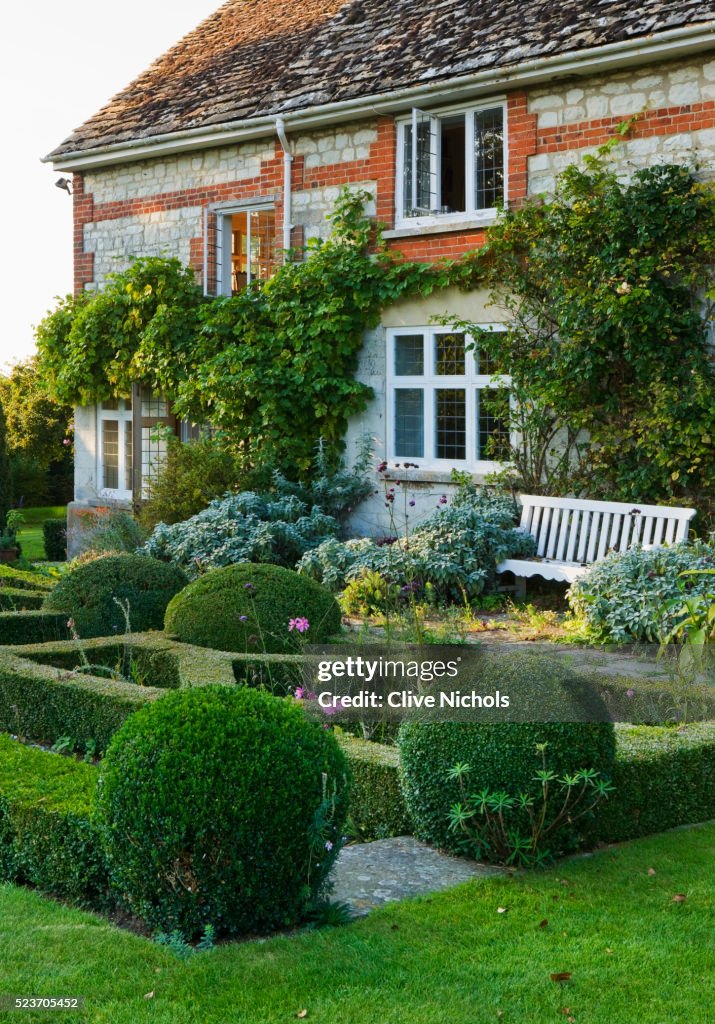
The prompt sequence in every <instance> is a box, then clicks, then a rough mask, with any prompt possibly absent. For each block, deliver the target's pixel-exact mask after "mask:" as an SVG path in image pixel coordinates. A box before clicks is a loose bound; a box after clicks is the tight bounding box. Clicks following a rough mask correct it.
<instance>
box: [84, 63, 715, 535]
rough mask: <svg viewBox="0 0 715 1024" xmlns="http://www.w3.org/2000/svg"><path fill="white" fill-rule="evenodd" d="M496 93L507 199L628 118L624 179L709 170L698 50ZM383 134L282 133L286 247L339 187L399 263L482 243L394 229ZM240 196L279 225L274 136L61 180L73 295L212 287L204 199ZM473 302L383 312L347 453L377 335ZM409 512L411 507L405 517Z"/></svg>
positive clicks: (375, 511) (707, 95)
mask: <svg viewBox="0 0 715 1024" xmlns="http://www.w3.org/2000/svg"><path fill="white" fill-rule="evenodd" d="M504 92H505V93H506V108H507V122H506V124H507V129H506V130H507V152H508V178H507V180H508V188H507V199H508V202H509V204H512V205H515V204H519V203H520V202H523V201H524V199H525V198H526V197H527V196H528V195H533V194H538V193H548V192H549V191H551V190H552V189H553V187H554V183H555V178H556V175H557V174H558V173H559V172H560V171H561V170H563V168H564V167H565V166H567V165H568V164H569V163H573V162H574V161H578V160H580V159H582V158H583V156H584V155H585V154H586V153H592V152H594V151H595V149H596V147H598V146H599V145H601V144H602V143H604V142H605V141H607V140H608V139H609V138H610V137H611V136H612V135H613V134H614V132H615V131H616V129H617V127H618V126H619V125H620V124H622V123H623V122H624V121H625V120H628V119H630V118H633V119H634V120H633V124H632V126H631V129H630V131H629V133H628V135H627V136H626V137H625V138H624V140H623V141H622V142H621V143H620V144H619V146H618V147H617V148H616V150H615V151H614V153H613V159H614V161H615V162H616V166H617V168H618V169H619V170H620V171H621V172H622V173H623V174H624V175H628V174H630V173H633V171H635V170H636V169H638V168H641V167H645V166H649V165H653V164H655V163H664V162H665V163H671V162H677V163H687V164H691V165H694V166H696V167H697V168H698V172H699V173H700V174H702V175H704V176H708V175H711V174H712V173H713V169H715V59H713V52H712V51H710V52H709V53H705V54H704V55H702V56H699V57H689V58H688V59H675V60H671V61H667V62H665V61H664V62H660V63H658V64H653V65H647V66H640V67H637V68H632V69H630V70H619V71H615V72H609V73H600V74H595V75H593V76H590V77H589V76H588V75H582V76H581V77H579V78H578V79H577V80H573V79H569V80H554V81H553V82H551V83H549V85H548V86H545V85H543V84H540V85H538V86H535V87H532V88H529V89H525V88H518V89H517V88H512V89H506V90H504V91H503V92H502V95H503V94H504ZM480 99H483V97H482V98H480ZM465 105H466V104H465ZM406 109H409V108H406ZM396 138H397V133H396V124H395V119H394V116H386V115H380V116H375V117H373V118H367V119H362V120H355V121H343V122H341V123H336V124H335V125H334V126H331V127H330V128H322V129H320V130H314V131H310V132H308V131H305V132H297V133H290V134H289V141H290V144H291V149H292V153H293V157H294V159H293V162H292V168H291V190H292V196H291V203H292V207H291V208H292V221H293V224H294V227H293V235H292V238H293V242H294V244H298V245H299V244H302V242H303V241H304V240H307V239H309V238H314V237H317V236H324V235H325V234H326V233H327V229H328V224H327V215H328V214H329V212H330V211H331V209H332V207H333V204H334V202H335V199H336V198H337V196H338V193H339V190H340V189H341V188H342V187H343V186H345V185H350V186H355V187H361V188H365V189H367V190H368V191H369V192H370V194H371V195H372V196H373V199H374V204H373V208H372V209H371V211H370V212H371V213H373V214H375V215H376V217H377V219H378V220H379V221H380V222H381V223H383V224H384V225H385V226H386V228H387V231H386V238H387V241H388V244H389V245H390V246H392V247H393V248H395V249H397V250H399V251H400V252H401V253H403V254H404V256H405V258H408V259H417V260H430V261H431V260H436V259H439V258H442V257H451V258H453V257H458V256H460V255H462V254H463V253H464V252H466V251H468V250H470V249H473V248H475V247H478V246H480V245H481V244H482V243H483V241H484V227H483V225H481V226H480V225H478V224H473V225H469V224H467V225H460V226H459V227H458V228H456V229H449V228H448V227H447V225H445V227H444V230H442V229H441V228H440V226H439V225H437V226H436V227H431V228H430V229H429V230H428V231H423V232H420V231H415V230H414V229H411V230H410V229H407V230H399V229H397V230H396V229H395V225H394V221H395V181H396V173H397V154H396ZM248 199H256V200H261V199H262V200H266V199H268V200H270V201H271V202H272V203H273V204H274V206H275V211H276V223H277V224H280V223H281V221H282V216H283V152H282V149H281V146H280V144H279V142H278V140H277V138H276V137H275V135H273V136H271V135H266V137H265V138H263V139H260V140H253V141H249V142H245V143H242V144H232V145H226V146H217V147H214V148H197V149H196V150H195V151H190V152H185V153H181V154H179V155H166V156H163V157H155V158H152V159H148V158H147V159H143V160H137V161H135V162H131V161H128V162H126V163H122V164H119V165H117V166H107V167H100V168H97V169H90V170H86V171H84V172H80V173H75V175H74V210H75V230H74V255H75V275H76V276H75V280H76V288H77V289H78V290H82V289H86V288H97V287H101V284H102V280H103V278H104V276H105V275H106V274H107V273H108V272H110V271H112V270H117V269H122V268H123V267H125V266H126V264H127V261H128V258H129V256H130V255H160V254H171V255H175V256H178V257H179V259H181V260H182V261H183V262H185V263H187V264H189V265H191V266H192V267H193V268H194V270H195V272H196V274H197V278H198V279H199V280H202V279H203V275H204V271H205V268H208V276H207V280H206V281H205V282H204V285H205V287H206V290H207V291H208V293H213V292H214V290H215V288H216V280H215V277H216V272H215V252H214V249H215V214H214V213H212V212H209V214H208V216H206V213H205V211H207V209H208V208H210V207H212V206H213V204H216V203H229V202H231V201H236V202H239V201H243V200H248ZM485 302H486V296H485V295H483V294H482V293H478V292H477V293H473V294H472V295H470V296H464V295H463V294H461V293H456V292H449V293H445V294H443V295H441V296H432V297H431V298H430V299H429V300H428V301H427V300H423V301H421V302H410V303H406V304H401V305H399V306H396V307H394V308H393V309H388V310H386V311H385V313H384V316H383V324H382V327H381V328H378V329H377V330H375V331H372V332H370V333H369V335H368V336H366V339H365V346H364V349H363V352H362V356H361V361H360V368H359V374H360V377H361V379H363V380H364V381H365V382H366V383H368V384H370V385H371V386H372V387H373V390H374V392H375V397H374V400H373V401H372V403H371V406H370V408H369V410H368V411H367V412H366V414H365V415H364V416H363V417H361V418H360V420H359V421H356V422H355V423H353V424H351V426H350V431H349V437H348V444H349V448H350V446H351V445H352V443H353V442H354V441H355V440H356V438H357V437H359V435H360V434H362V433H364V432H366V431H367V432H370V433H371V434H372V435H373V436H374V438H375V445H376V455H377V457H378V458H382V457H383V455H384V452H385V434H386V427H385V406H386V386H385V380H386V345H385V328H386V327H389V326H419V325H426V324H428V323H429V319H430V317H431V316H432V315H433V314H439V313H452V314H454V315H457V316H464V317H465V318H467V319H473V320H475V321H478V320H479V319H486V320H488V321H493V320H494V319H495V314H494V312H493V311H490V312H487V311H486V310H485ZM95 419H96V418H95ZM77 423H78V433H77V493H76V499H77V501H78V502H81V503H82V504H87V503H90V504H91V503H92V502H93V501H96V502H100V503H101V502H102V501H103V500H104V499H102V497H101V494H100V493H99V492H98V491H97V488H96V484H95V477H96V471H95V464H96V455H95V449H96V444H97V436H96V423H95V420H94V419H93V417H92V413H91V411H83V412H81V413H78V418H77ZM93 424H94V425H93ZM414 475H415V474H413V476H414ZM417 476H418V479H416V480H413V482H412V484H411V486H413V487H414V489H415V491H416V492H417V496H418V498H419V505H421V506H422V509H423V510H425V511H426V510H429V509H431V507H433V505H434V502H435V496H438V495H439V494H441V493H442V492H443V491H444V490H445V489H446V488H447V487H448V475H447V474H444V475H442V476H440V475H439V474H434V473H431V474H430V473H424V474H421V475H419V474H417ZM419 511H420V508H419V507H418V509H417V510H416V514H418V513H419ZM354 525H355V528H356V530H360V531H369V532H376V531H379V530H381V529H384V528H385V513H384V501H383V498H382V496H381V495H380V494H378V495H375V496H374V498H373V499H372V500H371V501H369V502H367V503H366V505H365V506H364V507H363V508H362V509H361V510H360V512H359V514H357V515H356V518H355V523H354Z"/></svg>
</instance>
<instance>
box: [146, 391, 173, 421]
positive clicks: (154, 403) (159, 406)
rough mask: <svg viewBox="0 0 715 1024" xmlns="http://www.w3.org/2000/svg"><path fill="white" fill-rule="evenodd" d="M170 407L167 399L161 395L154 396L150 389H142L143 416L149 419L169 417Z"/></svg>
mask: <svg viewBox="0 0 715 1024" xmlns="http://www.w3.org/2000/svg"><path fill="white" fill-rule="evenodd" d="M168 414H169V407H168V405H167V402H166V399H165V398H162V396H161V395H156V394H154V392H153V391H150V389H149V388H142V416H146V417H148V418H149V419H153V418H155V417H160V416H168Z"/></svg>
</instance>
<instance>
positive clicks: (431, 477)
mask: <svg viewBox="0 0 715 1024" xmlns="http://www.w3.org/2000/svg"><path fill="white" fill-rule="evenodd" d="M502 468H503V467H502V466H501V465H500V464H499V463H496V462H491V463H485V464H484V466H483V467H482V468H480V469H474V470H463V469H460V470H459V472H460V473H462V472H468V473H469V475H470V477H471V479H472V481H473V483H475V484H483V483H484V477H485V475H486V474H488V473H495V472H497V471H498V470H500V469H502ZM382 477H383V479H384V480H389V481H391V482H395V483H402V484H408V483H409V484H452V485H453V486H456V485H455V481H454V480H453V479H452V470H451V469H449V470H446V469H400V468H399V467H398V466H388V467H387V469H386V470H385V472H384V473H383V474H382Z"/></svg>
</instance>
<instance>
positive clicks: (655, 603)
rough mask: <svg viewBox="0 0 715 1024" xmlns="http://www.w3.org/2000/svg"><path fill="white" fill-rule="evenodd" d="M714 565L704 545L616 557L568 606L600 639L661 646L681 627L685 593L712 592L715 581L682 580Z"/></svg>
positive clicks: (585, 580)
mask: <svg viewBox="0 0 715 1024" xmlns="http://www.w3.org/2000/svg"><path fill="white" fill-rule="evenodd" d="M714 565H715V548H714V547H713V546H712V545H711V544H706V543H703V542H702V541H695V542H694V543H691V544H676V545H674V546H673V547H666V548H656V549H654V550H652V551H643V550H641V549H640V548H634V549H633V550H631V551H623V552H613V553H612V554H610V555H607V556H606V558H604V559H603V560H602V561H600V562H596V563H595V564H594V565H592V566H591V568H590V569H589V571H588V572H587V573H586V575H585V576H583V577H581V579H579V580H577V581H576V582H575V583H574V584H572V586H571V588H570V590H569V603H570V605H571V608H572V610H573V611H574V612H575V613H576V614H577V615H579V616H582V617H583V618H585V620H586V622H587V624H588V627H589V629H590V630H591V632H592V635H593V636H594V637H595V638H597V639H601V640H608V641H613V642H616V643H628V642H631V641H633V640H645V641H648V642H649V643H659V642H660V641H661V640H662V639H664V638H665V637H666V636H667V634H668V633H670V632H671V630H672V629H673V627H674V626H675V624H676V621H677V619H678V610H679V607H680V605H681V604H682V596H683V594H682V592H681V588H683V589H685V592H686V594H687V595H689V596H691V597H693V598H695V597H697V596H699V595H702V596H707V595H712V593H713V582H712V577H710V576H707V575H688V576H687V577H684V580H683V581H681V580H680V579H679V575H680V574H681V573H683V572H686V571H688V570H695V569H708V568H712V567H713V566H714ZM686 580H687V582H685V581H686Z"/></svg>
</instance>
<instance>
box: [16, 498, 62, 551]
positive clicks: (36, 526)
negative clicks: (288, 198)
mask: <svg viewBox="0 0 715 1024" xmlns="http://www.w3.org/2000/svg"><path fill="white" fill-rule="evenodd" d="M21 511H22V514H23V515H24V517H25V523H24V525H23V527H22V529H21V530H18V533H17V536H18V539H19V541H20V543H21V544H22V553H23V555H24V556H25V558H29V559H30V561H37V560H38V559H44V557H45V543H44V539H43V536H42V524H43V523H44V521H45V520H46V519H64V517H65V515H66V514H67V506H66V505H45V506H42V507H38V508H23V509H21Z"/></svg>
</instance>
